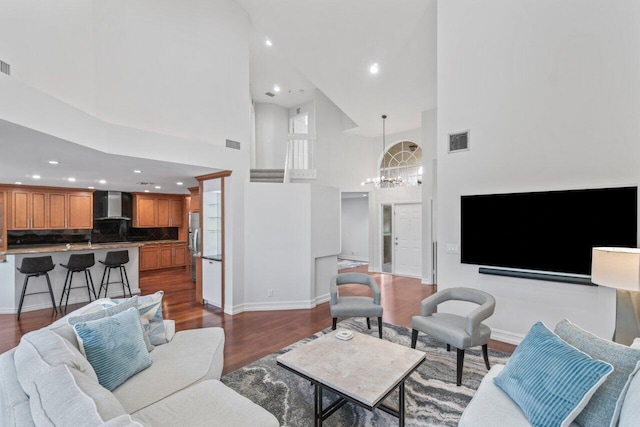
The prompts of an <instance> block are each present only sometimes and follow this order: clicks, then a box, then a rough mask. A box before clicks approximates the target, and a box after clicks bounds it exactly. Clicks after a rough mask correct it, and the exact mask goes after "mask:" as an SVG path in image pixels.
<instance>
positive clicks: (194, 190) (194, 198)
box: [189, 187, 200, 212]
mask: <svg viewBox="0 0 640 427" xmlns="http://www.w3.org/2000/svg"><path fill="white" fill-rule="evenodd" d="M189 192H191V204H190V206H189V211H190V212H200V188H199V187H191V188H189Z"/></svg>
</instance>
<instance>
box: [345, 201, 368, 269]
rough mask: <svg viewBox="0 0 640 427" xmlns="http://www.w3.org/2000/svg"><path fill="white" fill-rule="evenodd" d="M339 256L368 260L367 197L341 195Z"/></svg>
mask: <svg viewBox="0 0 640 427" xmlns="http://www.w3.org/2000/svg"><path fill="white" fill-rule="evenodd" d="M340 227H341V229H342V231H341V238H342V243H341V251H340V258H347V259H353V260H356V261H366V262H368V261H369V197H368V195H367V197H343V198H342V223H341V224H340Z"/></svg>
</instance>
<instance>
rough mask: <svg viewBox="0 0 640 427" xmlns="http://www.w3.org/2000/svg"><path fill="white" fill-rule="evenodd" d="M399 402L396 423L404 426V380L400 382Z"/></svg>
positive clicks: (401, 426)
mask: <svg viewBox="0 0 640 427" xmlns="http://www.w3.org/2000/svg"><path fill="white" fill-rule="evenodd" d="M398 391H399V395H400V402H399V403H398V405H399V406H398V425H399V426H400V427H404V381H403V382H401V383H400V389H399V390H398Z"/></svg>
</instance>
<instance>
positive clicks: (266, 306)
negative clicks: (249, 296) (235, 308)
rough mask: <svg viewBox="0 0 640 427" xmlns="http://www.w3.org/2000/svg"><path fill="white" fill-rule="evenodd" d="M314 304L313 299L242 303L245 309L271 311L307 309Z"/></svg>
mask: <svg viewBox="0 0 640 427" xmlns="http://www.w3.org/2000/svg"><path fill="white" fill-rule="evenodd" d="M315 306H316V304H315V300H311V301H281V302H270V303H264V302H250V303H245V304H244V310H245V311H272V310H308V309H310V308H314V307H315Z"/></svg>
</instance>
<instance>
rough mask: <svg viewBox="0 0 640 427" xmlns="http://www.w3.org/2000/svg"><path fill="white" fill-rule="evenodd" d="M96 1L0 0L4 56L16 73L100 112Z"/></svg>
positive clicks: (0, 44)
mask: <svg viewBox="0 0 640 427" xmlns="http://www.w3.org/2000/svg"><path fill="white" fill-rule="evenodd" d="M93 4H94V2H93V1H85V0H59V1H58V0H3V1H2V2H0V59H2V60H3V61H5V62H7V63H9V64H10V65H11V78H12V79H16V80H19V81H21V82H23V83H25V84H29V85H31V86H33V87H34V88H36V89H38V90H41V91H43V92H45V93H47V94H49V95H51V96H54V97H56V98H58V99H60V100H62V101H64V102H66V103H69V104H72V105H75V106H76V107H78V108H81V109H83V110H85V111H89V112H91V113H94V112H95V80H94V75H95V57H94V44H93V25H92V23H93ZM2 98H3V102H8V101H9V100H8V99H7V98H5V97H4V95H3V96H2ZM17 101H18V100H17Z"/></svg>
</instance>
